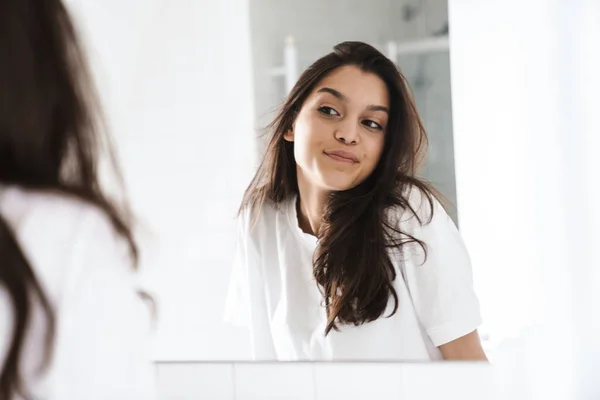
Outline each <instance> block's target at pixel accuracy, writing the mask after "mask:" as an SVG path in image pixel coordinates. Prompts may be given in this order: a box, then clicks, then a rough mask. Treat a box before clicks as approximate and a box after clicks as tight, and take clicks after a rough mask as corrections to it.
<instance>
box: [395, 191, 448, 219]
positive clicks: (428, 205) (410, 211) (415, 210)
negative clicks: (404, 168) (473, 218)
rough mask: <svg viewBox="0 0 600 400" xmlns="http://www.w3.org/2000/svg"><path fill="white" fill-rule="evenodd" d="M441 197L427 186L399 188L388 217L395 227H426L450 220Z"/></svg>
mask: <svg viewBox="0 0 600 400" xmlns="http://www.w3.org/2000/svg"><path fill="white" fill-rule="evenodd" d="M442 201H443V200H442V199H441V196H440V195H439V194H438V193H437V192H436V191H435V190H434V189H432V188H430V187H428V186H426V185H417V184H410V185H406V186H404V187H401V188H399V190H398V192H397V198H396V199H394V204H393V205H392V206H391V207H389V208H388V210H387V217H388V220H389V222H390V223H392V224H393V225H398V224H400V225H402V226H404V227H414V228H419V227H424V226H427V225H431V224H433V225H435V224H438V223H440V222H442V223H443V222H445V221H446V220H450V217H449V216H448V213H447V212H446V210H445V209H444V207H443V205H442Z"/></svg>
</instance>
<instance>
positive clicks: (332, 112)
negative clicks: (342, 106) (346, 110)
mask: <svg viewBox="0 0 600 400" xmlns="http://www.w3.org/2000/svg"><path fill="white" fill-rule="evenodd" d="M319 112H320V113H321V114H325V115H340V114H339V113H338V112H337V111H335V110H334V109H333V108H331V107H326V106H323V107H319Z"/></svg>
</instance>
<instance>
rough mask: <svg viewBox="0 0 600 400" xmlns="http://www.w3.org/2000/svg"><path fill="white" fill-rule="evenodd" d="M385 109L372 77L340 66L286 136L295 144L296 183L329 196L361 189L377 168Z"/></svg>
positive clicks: (383, 90) (383, 93)
mask: <svg viewBox="0 0 600 400" xmlns="http://www.w3.org/2000/svg"><path fill="white" fill-rule="evenodd" d="M389 107H390V106H389V95H388V91H387V87H386V85H385V83H384V82H383V81H382V80H381V79H380V78H379V77H378V76H377V75H375V74H372V73H369V72H364V71H362V70H361V69H359V68H358V67H355V66H344V67H341V68H339V69H337V70H335V71H333V72H332V73H331V74H329V75H328V76H326V77H325V78H323V79H322V80H321V81H320V82H319V83H318V84H317V85H316V86H315V88H314V90H313V91H312V92H311V93H310V95H309V96H308V98H307V99H306V101H305V102H304V104H303V106H302V109H301V110H300V112H299V114H298V116H297V118H296V120H295V122H294V125H293V128H292V129H291V130H290V131H288V132H286V134H285V135H284V138H285V140H288V141H290V142H294V157H295V159H296V164H297V168H298V179H299V180H303V181H305V182H307V183H309V184H310V185H313V186H316V187H318V188H319V189H323V190H327V191H343V190H348V189H351V188H353V187H355V186H357V185H359V184H360V183H362V182H363V181H364V180H365V179H367V177H368V176H369V175H370V174H371V173H372V172H373V170H374V169H375V167H376V166H377V163H378V162H379V158H380V156H381V153H382V150H383V145H384V141H385V132H386V127H387V123H388V117H389V115H388V113H389Z"/></svg>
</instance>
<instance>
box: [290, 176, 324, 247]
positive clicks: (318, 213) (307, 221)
mask: <svg viewBox="0 0 600 400" xmlns="http://www.w3.org/2000/svg"><path fill="white" fill-rule="evenodd" d="M298 191H299V193H300V195H299V196H298V203H297V204H296V214H297V215H298V225H299V226H300V229H302V231H303V232H304V233H308V234H310V235H314V236H317V235H318V233H319V230H320V229H321V226H322V225H323V210H324V208H325V201H326V199H327V196H328V195H329V192H328V191H326V190H323V189H321V188H316V187H315V186H314V185H312V184H310V183H309V182H308V181H307V180H306V178H305V177H304V176H303V174H302V171H300V170H298Z"/></svg>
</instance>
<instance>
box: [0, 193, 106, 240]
mask: <svg viewBox="0 0 600 400" xmlns="http://www.w3.org/2000/svg"><path fill="white" fill-rule="evenodd" d="M0 212H1V213H2V216H3V217H4V219H5V220H6V221H7V222H8V223H9V225H10V226H11V228H12V229H13V231H14V232H15V234H16V235H18V236H23V235H25V236H26V235H27V234H31V235H35V236H42V235H43V233H44V232H48V233H49V235H48V236H49V238H52V237H55V238H56V237H60V236H62V234H64V233H70V232H76V231H79V230H81V229H84V228H85V227H88V229H94V230H103V229H111V223H110V220H109V218H108V216H106V215H104V214H103V213H102V211H101V210H100V209H99V208H98V207H96V206H94V205H92V204H89V203H87V202H85V201H83V200H80V199H77V198H75V197H73V196H68V195H65V194H62V193H57V192H44V191H37V190H28V189H23V188H19V187H14V186H9V187H4V188H3V189H2V191H1V192H0ZM50 233H51V234H50Z"/></svg>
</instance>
